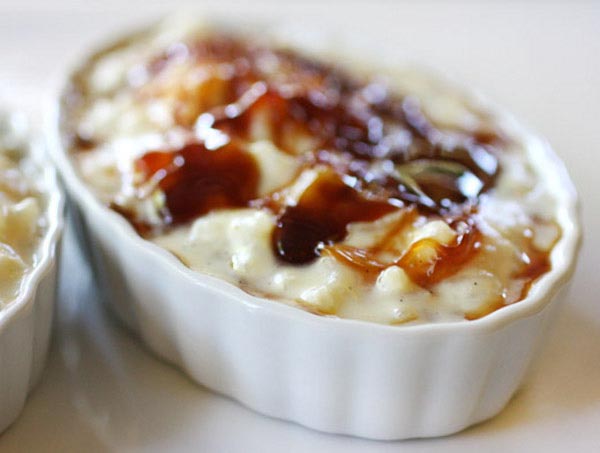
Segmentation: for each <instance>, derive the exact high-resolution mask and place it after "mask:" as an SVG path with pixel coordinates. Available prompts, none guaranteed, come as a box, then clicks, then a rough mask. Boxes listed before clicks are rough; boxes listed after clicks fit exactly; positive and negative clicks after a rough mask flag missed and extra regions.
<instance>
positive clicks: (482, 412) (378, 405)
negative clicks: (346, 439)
mask: <svg viewBox="0 0 600 453" xmlns="http://www.w3.org/2000/svg"><path fill="white" fill-rule="evenodd" d="M481 102H483V101H481ZM486 108H489V107H487V106H486ZM59 110H60V107H59V105H54V107H53V109H52V112H51V114H50V115H49V119H50V121H49V130H48V134H47V135H48V137H49V138H50V139H51V149H52V155H53V158H54V160H55V163H56V165H57V167H58V168H59V170H60V172H61V174H62V177H63V179H64V182H65V185H66V188H67V190H68V193H69V194H70V196H71V198H72V200H73V201H74V202H75V205H76V206H77V207H78V210H79V213H80V216H79V217H80V222H79V223H80V225H79V226H80V228H81V232H82V234H81V237H82V238H83V242H84V244H83V246H84V247H87V248H89V249H90V252H91V255H92V257H93V264H94V266H95V272H96V275H97V278H98V281H99V285H100V288H101V290H102V291H103V292H104V293H105V296H106V297H105V300H106V301H107V302H108V304H109V305H110V307H111V308H112V309H113V310H114V311H115V312H116V313H117V315H118V317H119V318H120V319H121V320H122V321H123V322H124V323H125V324H126V325H127V326H129V327H130V328H131V329H133V330H134V331H135V332H137V333H138V334H139V335H140V336H141V338H142V339H143V341H144V342H145V343H146V344H147V345H148V346H149V348H150V349H151V350H152V351H154V352H155V353H156V354H157V355H159V356H160V357H161V358H163V359H164V360H166V361H168V362H170V363H172V364H175V365H176V366H178V367H180V368H181V369H182V370H184V371H185V372H186V373H187V374H188V375H189V376H191V377H192V378H193V379H194V380H195V381H196V382H198V383H200V384H202V385H204V386H206V387H208V388H210V389H212V390H214V391H216V392H219V393H222V394H224V395H227V396H229V397H231V398H233V399H235V400H237V401H239V402H241V403H242V404H244V405H246V406H248V407H250V408H252V409H254V410H256V411H258V412H261V413H264V414H267V415H270V416H273V417H277V418H283V419H287V420H291V421H294V422H297V423H300V424H302V425H304V426H307V427H310V428H314V429H317V430H321V431H326V432H332V433H343V434H349V435H355V436H360V437H366V438H372V439H404V438H413V437H431V436H441V435H446V434H450V433H454V432H456V431H459V430H462V429H464V428H466V427H467V426H469V425H472V424H474V423H477V422H480V421H482V420H485V419H487V418H490V417H492V416H493V415H495V414H497V413H498V412H499V411H500V410H501V409H502V408H503V407H504V406H505V405H506V403H507V402H508V401H509V399H510V398H511V396H512V395H513V394H514V392H515V391H516V390H517V388H518V387H519V385H520V384H521V383H522V381H523V379H524V377H525V375H526V371H527V369H528V367H529V365H530V363H531V361H532V359H533V358H534V357H535V356H536V354H537V353H538V346H539V344H540V340H541V339H542V337H543V334H544V331H545V330H546V328H547V325H548V323H549V321H550V320H551V318H552V314H553V312H554V309H555V307H556V305H557V302H558V301H559V300H560V299H561V294H559V292H560V291H559V290H561V289H562V288H563V287H564V284H565V283H566V282H567V281H568V279H569V277H570V275H571V273H572V271H573V269H574V262H575V258H576V254H577V250H578V245H579V239H580V227H579V221H578V212H577V196H576V192H575V189H574V187H573V184H572V183H571V181H570V179H569V176H568V174H567V171H566V170H565V168H564V166H563V164H562V163H561V162H560V160H559V159H558V158H557V157H556V156H555V155H554V153H553V152H552V151H551V150H550V148H549V146H548V145H547V144H546V143H545V142H544V141H542V140H541V139H539V138H537V137H535V136H533V135H531V134H530V133H528V132H526V131H525V130H523V129H522V128H521V127H520V126H519V125H518V124H517V123H516V122H515V121H514V120H512V118H511V117H510V116H508V115H507V114H504V113H502V112H500V111H498V109H495V108H493V111H494V112H497V113H498V115H499V117H500V118H501V119H502V121H503V122H504V123H506V124H507V125H510V127H511V129H512V130H513V131H514V132H515V133H519V134H520V135H522V137H523V140H526V141H527V143H528V146H529V149H530V152H531V158H532V161H533V162H534V164H535V165H536V166H537V167H539V168H540V169H541V170H542V172H543V174H544V175H545V177H546V178H549V179H551V180H553V181H555V184H554V185H553V186H552V187H553V188H554V190H555V196H556V198H557V200H558V205H559V209H558V213H557V221H558V223H559V224H560V226H561V229H562V237H561V239H560V240H559V241H558V243H557V244H556V246H555V247H554V249H553V251H552V254H551V262H552V271H550V272H549V273H547V274H545V275H544V276H543V277H541V278H540V279H539V281H537V282H536V283H535V284H534V285H533V287H532V288H531V290H530V292H529V295H528V296H527V298H526V299H524V300H522V301H520V302H518V303H516V304H514V305H511V306H508V307H505V308H502V309H500V310H498V311H496V312H494V313H492V314H490V315H488V316H485V317H483V318H481V319H478V320H475V321H465V322H459V323H438V324H426V325H414V326H410V325H409V326H400V327H398V326H384V325H379V324H372V323H367V322H362V321H354V320H347V319H334V318H327V317H319V316H316V315H314V314H310V313H307V312H304V311H302V310H299V309H297V308H293V307H290V306H288V305H285V304H282V303H278V302H275V301H272V300H267V299H261V298H258V297H254V296H252V295H250V294H248V293H246V292H244V291H242V290H241V289H240V288H238V287H236V286H234V285H232V284H229V283H227V282H225V281H223V280H219V279H217V278H213V277H211V276H208V275H204V274H200V273H197V272H194V271H192V270H190V269H188V268H187V267H185V266H184V265H183V264H182V263H181V262H180V261H179V260H177V259H176V258H175V257H174V256H173V255H171V254H170V253H169V252H167V251H165V250H164V249H162V248H160V247H158V246H157V245H155V244H152V243H151V242H148V241H146V240H144V239H142V238H141V237H140V236H138V235H137V234H136V233H135V231H134V230H133V228H132V227H131V225H130V224H129V223H128V222H127V221H126V220H125V219H124V218H123V217H121V216H120V215H119V214H117V213H116V212H114V211H112V210H110V209H108V208H107V207H106V206H104V205H102V204H101V203H100V202H99V201H98V199H96V197H95V196H94V195H93V193H92V192H91V190H90V189H89V188H88V187H87V186H86V185H85V184H84V183H83V182H82V180H81V179H80V178H79V176H78V175H77V173H76V171H75V169H74V167H73V164H72V162H71V161H70V159H69V156H68V152H67V150H66V149H65V147H64V146H63V144H62V139H61V136H60V127H59V114H60V112H59Z"/></svg>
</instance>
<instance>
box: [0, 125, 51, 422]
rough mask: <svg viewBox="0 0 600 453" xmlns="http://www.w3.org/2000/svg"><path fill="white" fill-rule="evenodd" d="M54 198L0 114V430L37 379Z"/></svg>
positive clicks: (44, 175) (46, 318) (46, 319)
mask: <svg viewBox="0 0 600 453" xmlns="http://www.w3.org/2000/svg"><path fill="white" fill-rule="evenodd" d="M62 204H63V202H62V195H61V192H60V189H59V187H58V183H57V181H56V176H55V173H54V170H53V169H52V167H48V166H47V165H45V166H44V165H43V163H42V157H41V153H40V151H39V150H37V149H36V148H35V146H34V145H33V144H32V141H31V139H30V137H29V136H28V134H27V132H26V126H25V124H24V119H23V118H22V117H21V116H18V115H10V114H6V113H0V275H1V279H0V432H2V431H3V430H4V429H5V428H6V427H7V426H9V425H10V424H11V423H12V422H13V421H14V420H15V418H16V417H17V416H18V414H19V412H20V411H21V409H22V408H23V405H24V404H25V399H26V398H27V394H28V393H29V391H30V390H31V389H32V387H33V386H34V385H35V383H36V382H37V380H38V379H39V377H40V375H41V371H42V369H43V365H44V362H45V358H46V352H47V349H48V341H49V337H50V327H51V324H52V308H53V305H54V293H55V280H56V268H57V247H58V241H59V238H60V232H61V228H62Z"/></svg>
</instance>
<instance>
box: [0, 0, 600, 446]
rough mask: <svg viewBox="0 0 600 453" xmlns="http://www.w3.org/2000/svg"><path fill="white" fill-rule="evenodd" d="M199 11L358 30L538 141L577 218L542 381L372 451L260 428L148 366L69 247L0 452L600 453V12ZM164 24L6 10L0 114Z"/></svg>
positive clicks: (65, 3) (145, 13) (78, 11)
mask: <svg viewBox="0 0 600 453" xmlns="http://www.w3.org/2000/svg"><path fill="white" fill-rule="evenodd" d="M176 3H181V2H176ZM199 3H200V2H196V7H199V6H202V8H203V9H205V10H208V11H213V12H218V13H220V14H222V15H227V14H228V15H232V16H234V17H235V16H236V15H239V16H240V17H257V18H261V19H263V20H264V19H265V18H266V19H268V20H286V21H288V22H290V23H293V24H294V25H296V26H297V25H298V24H302V23H305V22H310V23H311V24H313V26H315V24H316V26H318V27H322V28H341V29H345V30H352V32H353V34H354V35H355V37H358V38H360V39H364V42H365V45H367V46H371V48H373V49H378V48H379V47H386V46H387V49H388V50H389V49H390V48H392V49H393V48H397V49H398V54H401V55H408V56H410V57H411V58H412V59H413V60H416V61H420V62H425V63H427V64H429V65H431V66H434V67H437V68H441V69H443V70H447V71H449V72H450V73H452V74H454V75H455V76H457V77H458V78H460V79H461V80H463V81H464V82H465V83H467V84H472V85H473V86H476V87H478V88H480V89H482V90H483V91H484V92H486V93H488V94H489V95H490V96H491V97H492V98H493V99H495V100H496V101H497V102H499V103H500V104H502V105H504V106H505V107H507V108H508V109H510V110H512V111H513V112H514V113H516V114H517V116H518V117H520V118H521V119H522V120H523V121H525V122H526V123H527V124H529V125H531V127H532V128H533V129H535V130H537V131H539V132H540V133H541V134H543V135H544V136H546V137H547V138H548V139H549V141H550V142H551V143H552V144H553V145H554V147H555V148H556V150H557V152H558V153H559V154H560V155H562V157H563V158H564V160H565V161H566V163H567V165H568V167H569V169H570V171H571V174H572V176H573V178H574V180H575V182H576V185H577V186H578V189H579V191H580V194H581V198H582V204H583V220H584V224H585V230H586V231H585V233H586V234H585V243H584V247H583V250H582V254H581V259H580V262H579V267H578V270H577V273H576V275H575V280H574V285H573V290H572V292H571V298H570V300H569V301H568V302H567V303H566V304H564V308H563V310H562V312H561V313H560V317H559V319H558V321H557V323H556V325H555V328H554V330H553V332H552V333H551V336H550V338H549V342H548V346H547V348H546V349H545V351H544V353H543V354H542V356H541V357H540V360H539V364H538V367H537V371H536V372H535V373H534V374H533V376H532V377H531V379H530V380H529V382H528V383H527V385H526V386H525V388H524V389H523V390H522V391H520V392H519V393H518V394H517V396H516V397H515V398H514V400H513V401H512V402H511V403H510V404H509V406H508V407H507V408H506V409H505V410H504V411H503V412H502V413H501V414H500V415H499V416H497V417H496V418H494V419H493V420H492V421H489V422H486V423H484V424H481V425H479V426H476V427H474V428H471V429H468V430H466V431H464V432H462V433H459V434H457V435H454V436H451V437H447V438H441V439H432V440H413V441H406V442H385V443H382V442H373V441H366V440H361V439H354V438H350V437H340V436H332V435H325V434H320V433H317V432H313V431H310V430H307V429H304V428H302V427H299V426H296V425H293V424H290V423H286V422H282V421H278V420H273V419H269V418H266V417H263V416H260V415H258V414H256V413H254V412H252V411H250V410H247V409H245V408H243V407H241V406H240V405H238V404H236V403H234V402H232V401H230V400H228V399H226V398H223V397H221V396H217V395H214V394H212V393H210V392H208V391H207V390H204V389H202V388H200V387H198V386H196V385H195V384H193V383H192V382H191V381H190V380H188V379H187V378H186V377H184V376H183V375H182V374H180V373H179V372H178V371H177V370H175V369H173V368H172V367H170V366H168V365H165V364H163V363H161V362H160V361H158V360H156V359H155V358H154V357H153V356H152V355H150V354H149V353H148V352H147V351H146V350H145V349H144V347H143V346H142V345H141V344H140V343H139V342H138V341H137V340H136V339H135V338H133V337H132V336H131V335H130V334H129V333H127V332H126V331H124V330H123V329H122V328H121V327H120V326H119V325H118V324H117V323H116V322H115V321H114V319H113V318H112V317H111V315H110V314H109V313H107V312H106V311H105V310H104V308H103V307H102V306H101V305H99V304H98V301H97V300H96V297H95V293H94V288H93V285H91V283H90V282H91V279H90V274H89V272H88V270H87V267H86V264H85V262H84V261H82V258H81V257H80V256H79V254H78V252H77V249H76V248H75V247H74V244H73V242H72V241H71V240H70V239H69V237H70V236H69V234H67V240H66V241H65V244H66V247H65V253H64V258H65V260H64V267H63V275H62V277H63V279H62V286H61V291H60V301H59V304H58V310H57V314H56V327H55V331H54V340H53V345H52V349H51V352H50V359H49V362H48V366H47V369H46V371H45V375H44V378H43V381H42V383H41V384H40V385H39V387H38V388H37V389H36V390H35V392H34V393H33V394H32V395H31V397H30V399H29V401H28V403H27V406H26V408H25V410H24V412H23V414H22V416H21V417H20V419H19V420H18V421H17V423H16V424H15V425H13V426H12V427H11V428H10V429H9V430H8V431H7V432H6V433H4V434H3V435H1V436H0V451H1V452H3V453H4V452H6V453H9V452H38V451H41V452H100V451H169V452H171V451H202V452H270V451H274V452H280V451H286V452H289V453H291V452H301V451H302V452H303V451H312V452H316V451H323V452H342V451H343V452H348V453H351V452H358V451H361V452H362V451H373V452H388V451H427V452H429V451H444V452H454V451H457V452H458V451H460V452H465V451H485V452H493V451H497V452H507V451H535V452H537V451H549V452H565V451H566V452H572V453H574V452H598V451H600V300H599V297H598V295H599V294H600V277H599V276H598V273H599V267H600V260H599V259H598V253H600V196H599V189H600V182H599V181H600V2H589V3H583V2H566V1H565V2H564V3H545V2H542V1H530V2H516V1H514V2H513V1H510V2H500V1H497V2H479V3H477V2H474V1H456V2H452V3H451V2H445V3H442V2H439V3H438V2H434V1H426V2H421V3H414V4H413V3H407V2H406V3H405V2H395V3H394V2H391V1H390V2H375V1H367V2H363V3H360V4H359V3H352V4H346V3H343V2H327V3H326V2H323V1H321V2H316V1H315V2H313V1H305V2H302V4H291V3H288V2H276V1H271V2H266V3H265V2H252V3H250V2H239V1H238V2H231V1H225V0H222V1H218V2H209V1H205V2H202V3H201V5H200V4H199ZM161 10H162V6H161V2H159V1H155V0H147V1H140V0H128V1H126V0H121V1H120V2H118V1H115V0H109V1H106V2H100V1H90V2H85V3H84V2H81V1H75V0H61V1H57V2H42V1H39V2H37V1H33V0H20V1H18V0H3V1H2V2H1V3H0V101H1V102H2V103H4V104H6V103H8V104H11V105H13V106H17V107H19V108H20V109H22V110H25V111H26V112H28V113H29V114H30V116H31V117H32V119H33V121H34V122H38V121H39V120H40V118H41V109H42V104H41V99H42V97H43V96H44V93H45V92H46V91H47V89H48V88H49V86H50V79H51V77H52V76H53V75H55V74H57V73H58V72H60V70H61V68H62V67H63V66H64V64H65V62H66V61H68V60H69V59H72V57H73V55H74V53H75V52H76V51H78V50H80V49H81V48H82V47H83V46H84V45H85V43H88V42H93V41H94V40H96V39H97V38H98V37H101V36H106V34H107V31H110V30H117V29H119V28H120V27H123V26H124V25H127V24H131V23H139V22H142V21H143V20H144V19H145V18H147V17H153V16H156V14H157V13H158V12H160V11H161ZM381 43H384V44H381ZM378 50H380V49H378ZM67 233H69V232H67Z"/></svg>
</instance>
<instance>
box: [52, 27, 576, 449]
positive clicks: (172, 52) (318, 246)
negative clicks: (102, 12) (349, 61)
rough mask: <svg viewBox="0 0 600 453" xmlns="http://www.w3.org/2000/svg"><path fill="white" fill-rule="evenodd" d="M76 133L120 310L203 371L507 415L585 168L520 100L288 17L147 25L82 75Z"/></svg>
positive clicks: (404, 404) (72, 164) (567, 237)
mask: <svg viewBox="0 0 600 453" xmlns="http://www.w3.org/2000/svg"><path fill="white" fill-rule="evenodd" d="M55 134H56V135H57V136H56V144H55V156H56V160H57V163H58V165H59V168H60V169H61V171H62V173H63V175H64V178H65V181H66V184H67V187H68V188H69V191H70V193H71V195H72V196H73V198H74V199H75V200H76V201H77V203H78V205H79V208H80V210H81V213H82V218H83V224H84V228H85V230H86V231H87V234H88V238H89V241H88V242H89V244H90V245H91V249H92V252H93V253H94V255H95V261H96V264H97V266H98V271H99V274H100V276H101V277H102V278H104V279H105V283H104V286H106V288H107V289H108V290H109V291H108V292H109V293H110V296H109V300H110V302H111V304H112V305H113V306H114V307H115V309H116V310H117V312H118V313H119V314H120V316H121V317H122V318H123V319H124V320H125V321H126V322H127V323H128V324H129V325H130V326H132V327H133V328H135V329H136V330H137V331H138V332H140V334H141V335H142V337H143V339H144V340H145V341H146V342H147V343H148V344H149V345H150V347H151V348H152V349H153V350H154V351H156V352H157V353H158V354H159V355H160V356H162V357H164V358H165V359H167V360H169V361H171V362H174V363H176V364H178V365H179V366H180V367H182V368H183V369H184V370H186V371H187V372H188V373H189V374H190V375H191V376H192V377H193V378H194V379H196V380H197V381H198V382H200V383H202V384H204V385H206V386H208V387H210V388H212V389H214V390H217V391H219V392H222V393H225V394H227V395H229V396H232V397H234V398H235V399H237V400H239V401H241V402H243V403H244V404H246V405H248V406H250V407H252V408H254V409H256V410H259V411H261V412H264V413H267V414H269V415H274V416H277V417H282V418H287V419H291V420H294V421H297V422H300V423H302V424H305V425H307V426H310V427H314V428H317V429H321V430H325V431H331V432H341V433H348V434H355V435H360V436H365V437H372V438H381V439H394V438H405V437H416V436H432V435H441V434H447V433H450V432H453V431H456V430H458V429H461V428H464V427H465V426H468V425H469V424H472V423H474V422H477V421H479V420H482V419H485V418H487V417H490V416H491V415H493V414H495V413H496V412H498V411H499V410H500V409H501V408H502V407H503V405H504V404H505V403H506V401H507V400H508V398H509V397H510V396H511V395H512V393H513V392H514V390H515V389H516V388H517V386H518V384H519V383H520V381H521V380H522V377H523V374H524V372H525V369H526V366H527V364H528V363H529V361H530V359H531V358H532V356H533V355H534V346H535V344H536V343H537V339H538V337H539V336H540V335H539V334H540V333H541V331H542V330H543V327H544V325H545V320H546V319H547V317H548V313H549V312H550V309H549V307H550V300H551V299H552V298H553V296H554V293H555V291H556V290H557V289H558V287H559V286H560V284H561V283H563V282H564V281H565V280H566V278H567V276H568V274H569V271H570V269H571V267H572V263H573V261H574V258H575V252H576V248H577V242H578V235H579V233H578V225H577V215H576V212H575V211H576V207H575V204H576V200H575V193H574V190H573V188H572V185H571V183H570V181H569V179H568V176H567V175H566V172H565V170H564V169H563V167H562V164H560V162H559V161H558V160H557V159H556V158H555V157H554V155H553V154H552V153H551V152H550V151H549V149H548V147H547V145H545V144H544V143H543V142H542V141H540V140H539V139H537V138H536V137H535V136H533V135H531V134H529V133H528V132H526V131H524V130H523V129H522V128H521V127H520V126H518V124H517V123H516V122H514V121H513V120H512V119H511V118H510V117H508V116H507V115H506V114H503V113H501V112H499V111H497V109H494V108H492V107H490V106H488V105H486V104H485V103H484V102H483V101H481V100H480V99H476V98H475V97H473V96H470V95H468V94H466V93H465V92H463V91H462V90H459V89H457V88H456V87H454V86H453V85H451V84H449V83H448V82H442V81H440V80H436V79H434V78H433V77H431V76H428V75H426V74H424V73H421V72H418V71H417V72H415V71H404V72H396V73H394V74H391V73H386V72H385V71H377V70H374V71H373V70H370V71H364V70H360V71H359V70H357V69H356V68H349V67H346V68H343V67H342V66H341V65H340V64H339V63H336V62H331V61H327V62H325V61H324V60H323V59H319V58H317V57H311V56H308V55H307V54H303V53H302V52H301V50H299V49H297V48H292V47H289V46H288V47H281V46H280V44H278V43H277V41H276V40H275V39H274V38H273V37H272V36H271V37H268V38H267V37H266V36H265V34H264V33H263V34H258V33H256V32H255V33H251V34H240V33H239V32H238V33H236V32H233V31H231V29H228V28H227V27H222V26H213V27H207V26H205V25H198V24H196V25H192V26H185V27H184V26H181V25H179V26H174V25H173V23H170V22H166V23H163V24H160V25H157V26H155V27H152V28H149V29H147V30H145V31H142V32H140V33H138V34H136V35H133V36H130V37H127V38H125V39H123V40H122V41H120V42H119V43H117V44H115V45H112V46H110V47H108V48H106V49H105V50H102V51H100V52H98V53H96V54H94V55H93V56H92V57H91V58H89V59H88V60H86V61H85V62H84V63H83V64H82V65H81V66H80V68H79V69H78V70H77V71H75V72H74V73H73V75H72V76H71V78H70V80H69V83H68V85H67V87H66V88H65V90H64V91H63V93H62V97H61V104H60V115H59V124H57V125H56V130H55ZM365 321H368V322H365ZM381 324H384V325H381Z"/></svg>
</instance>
